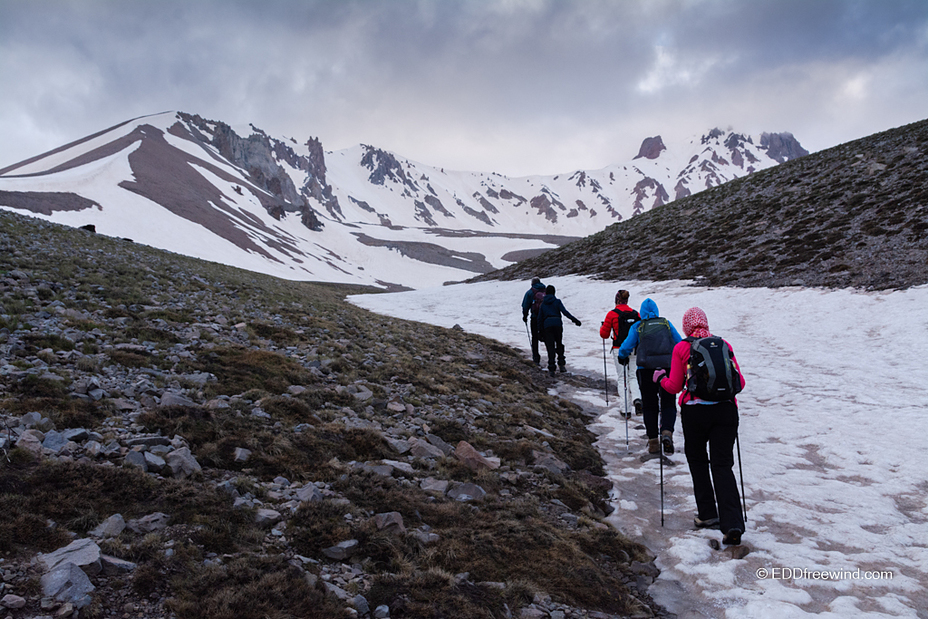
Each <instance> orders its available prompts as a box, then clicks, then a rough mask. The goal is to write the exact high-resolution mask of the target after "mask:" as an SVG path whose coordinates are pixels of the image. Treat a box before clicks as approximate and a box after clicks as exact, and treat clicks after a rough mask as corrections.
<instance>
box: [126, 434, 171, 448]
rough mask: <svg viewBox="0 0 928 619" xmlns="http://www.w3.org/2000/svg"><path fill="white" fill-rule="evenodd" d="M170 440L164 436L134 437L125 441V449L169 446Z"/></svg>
mask: <svg viewBox="0 0 928 619" xmlns="http://www.w3.org/2000/svg"><path fill="white" fill-rule="evenodd" d="M170 444H171V439H169V438H168V437H166V436H136V437H133V438H130V439H128V440H127V441H126V446H127V447H130V448H131V447H138V446H140V445H142V446H145V447H154V446H156V445H170Z"/></svg>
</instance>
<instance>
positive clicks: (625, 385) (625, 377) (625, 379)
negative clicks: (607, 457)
mask: <svg viewBox="0 0 928 619" xmlns="http://www.w3.org/2000/svg"><path fill="white" fill-rule="evenodd" d="M622 369H623V370H624V371H623V372H622V387H623V388H624V389H625V453H628V452H629V451H631V449H630V448H629V446H628V418H629V417H631V414H630V413H629V412H628V366H627V365H625V366H622Z"/></svg>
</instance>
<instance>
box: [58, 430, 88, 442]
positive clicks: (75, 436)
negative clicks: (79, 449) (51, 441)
mask: <svg viewBox="0 0 928 619" xmlns="http://www.w3.org/2000/svg"><path fill="white" fill-rule="evenodd" d="M61 435H62V436H63V437H64V438H65V440H68V441H74V442H75V443H83V442H84V441H86V440H87V439H88V438H90V432H89V431H87V430H85V429H84V428H68V429H67V430H64V431H63V432H62V433H61Z"/></svg>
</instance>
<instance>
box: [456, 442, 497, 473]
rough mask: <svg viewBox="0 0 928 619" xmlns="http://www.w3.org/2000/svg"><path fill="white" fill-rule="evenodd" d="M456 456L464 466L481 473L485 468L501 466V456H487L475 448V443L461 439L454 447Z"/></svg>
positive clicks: (490, 468) (491, 468) (492, 468)
mask: <svg viewBox="0 0 928 619" xmlns="http://www.w3.org/2000/svg"><path fill="white" fill-rule="evenodd" d="M454 457H455V458H457V459H458V460H460V461H461V462H462V463H463V464H464V466H466V467H467V468H469V469H470V470H472V471H474V472H475V473H479V472H480V471H485V470H490V471H492V470H494V469H498V468H499V464H500V463H499V458H487V457H486V456H483V455H481V454H480V452H478V451H477V450H476V449H474V447H473V445H471V444H470V443H468V442H467V441H461V442H460V443H458V446H457V447H455V449H454Z"/></svg>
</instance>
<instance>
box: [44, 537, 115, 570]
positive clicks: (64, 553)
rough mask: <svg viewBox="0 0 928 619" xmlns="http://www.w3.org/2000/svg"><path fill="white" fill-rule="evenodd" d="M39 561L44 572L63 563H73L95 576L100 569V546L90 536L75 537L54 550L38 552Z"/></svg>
mask: <svg viewBox="0 0 928 619" xmlns="http://www.w3.org/2000/svg"><path fill="white" fill-rule="evenodd" d="M39 561H40V562H41V563H42V564H43V566H44V567H45V571H46V572H51V571H52V570H54V569H56V568H57V567H58V566H59V565H63V564H65V563H73V564H74V565H76V566H78V567H79V568H81V569H82V570H84V571H85V572H87V575H88V576H95V575H97V574H99V573H100V570H101V569H102V567H101V565H100V547H99V546H97V543H96V542H95V541H93V540H92V539H90V538H83V539H77V540H74V541H73V542H71V543H70V544H68V545H67V546H65V547H63V548H59V549H58V550H56V551H54V552H50V553H48V554H40V555H39Z"/></svg>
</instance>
